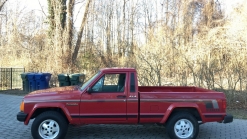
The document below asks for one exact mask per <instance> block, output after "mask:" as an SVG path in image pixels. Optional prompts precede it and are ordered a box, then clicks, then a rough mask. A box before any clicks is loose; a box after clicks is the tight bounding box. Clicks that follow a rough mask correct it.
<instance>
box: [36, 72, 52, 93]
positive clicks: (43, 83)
mask: <svg viewBox="0 0 247 139" xmlns="http://www.w3.org/2000/svg"><path fill="white" fill-rule="evenodd" d="M51 75H52V74H50V73H36V74H35V86H36V90H40V89H47V88H49V81H50V79H51Z"/></svg>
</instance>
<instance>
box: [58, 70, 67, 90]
mask: <svg viewBox="0 0 247 139" xmlns="http://www.w3.org/2000/svg"><path fill="white" fill-rule="evenodd" d="M57 77H58V81H59V86H60V87H62V86H70V81H69V75H68V74H64V73H62V74H58V75H57Z"/></svg>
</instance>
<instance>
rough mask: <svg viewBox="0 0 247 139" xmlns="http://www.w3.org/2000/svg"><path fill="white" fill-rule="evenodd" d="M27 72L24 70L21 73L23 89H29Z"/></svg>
mask: <svg viewBox="0 0 247 139" xmlns="http://www.w3.org/2000/svg"><path fill="white" fill-rule="evenodd" d="M27 74H29V72H26V73H25V72H24V73H21V74H20V75H21V79H22V88H23V91H29V84H28V78H27Z"/></svg>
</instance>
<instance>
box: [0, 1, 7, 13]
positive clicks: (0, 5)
mask: <svg viewBox="0 0 247 139" xmlns="http://www.w3.org/2000/svg"><path fill="white" fill-rule="evenodd" d="M7 1H8V0H5V1H3V3H1V4H0V11H1V10H2V8H3V6H4V4H5V3H6V2H7Z"/></svg>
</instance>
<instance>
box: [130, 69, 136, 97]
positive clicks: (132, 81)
mask: <svg viewBox="0 0 247 139" xmlns="http://www.w3.org/2000/svg"><path fill="white" fill-rule="evenodd" d="M130 92H132V93H134V92H136V88H135V74H134V73H131V74H130Z"/></svg>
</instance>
